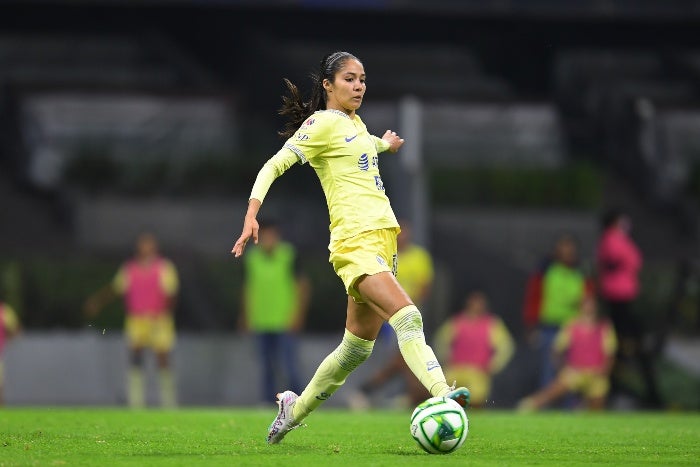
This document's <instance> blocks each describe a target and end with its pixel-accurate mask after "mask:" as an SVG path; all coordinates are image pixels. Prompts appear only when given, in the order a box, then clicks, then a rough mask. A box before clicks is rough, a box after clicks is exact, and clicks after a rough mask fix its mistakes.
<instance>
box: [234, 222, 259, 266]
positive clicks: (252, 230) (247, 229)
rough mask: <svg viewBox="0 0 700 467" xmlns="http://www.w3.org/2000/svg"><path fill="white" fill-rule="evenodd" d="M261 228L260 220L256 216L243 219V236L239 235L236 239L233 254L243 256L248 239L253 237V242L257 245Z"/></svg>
mask: <svg viewBox="0 0 700 467" xmlns="http://www.w3.org/2000/svg"><path fill="white" fill-rule="evenodd" d="M259 229H260V226H259V225H258V220H257V219H256V218H254V217H247V216H246V218H245V220H244V221H243V231H242V232H241V236H240V237H238V240H236V243H235V244H234V245H233V248H232V249H231V254H233V256H234V257H236V258H238V257H239V256H241V255H242V254H243V250H244V249H245V246H246V244H247V243H248V240H250V239H251V238H252V239H253V243H255V244H256V245H257V244H258V230H259Z"/></svg>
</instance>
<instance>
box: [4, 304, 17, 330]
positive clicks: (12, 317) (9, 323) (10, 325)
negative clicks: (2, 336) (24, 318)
mask: <svg viewBox="0 0 700 467" xmlns="http://www.w3.org/2000/svg"><path fill="white" fill-rule="evenodd" d="M2 321H3V323H2V324H3V325H4V326H5V329H7V330H8V331H9V332H10V333H15V332H17V329H19V318H17V313H15V310H13V309H12V307H10V305H8V304H5V305H4V306H3V311H2Z"/></svg>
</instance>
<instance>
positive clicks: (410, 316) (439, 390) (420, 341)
mask: <svg viewBox="0 0 700 467" xmlns="http://www.w3.org/2000/svg"><path fill="white" fill-rule="evenodd" d="M389 324H390V325H391V327H393V328H394V331H395V332H396V338H397V340H398V342H399V350H400V351H401V355H402V356H403V359H404V360H405V361H406V364H407V365H408V367H409V368H410V369H411V371H412V372H413V374H414V375H416V377H417V378H418V380H419V381H420V382H421V383H422V384H423V386H425V388H426V389H427V390H428V391H430V394H432V395H433V396H442V395H444V394H446V393H448V392H449V391H450V387H449V386H448V385H447V382H445V375H444V374H443V373H442V368H441V367H440V363H439V362H438V360H437V358H436V357H435V353H434V352H433V349H431V348H430V346H429V345H428V344H426V342H425V334H423V318H422V317H421V314H420V311H418V308H417V307H416V306H415V305H408V306H406V307H404V308H401V309H400V310H399V311H397V312H396V314H395V315H394V316H392V317H391V318H389Z"/></svg>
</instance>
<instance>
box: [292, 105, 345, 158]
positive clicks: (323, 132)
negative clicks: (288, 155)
mask: <svg viewBox="0 0 700 467" xmlns="http://www.w3.org/2000/svg"><path fill="white" fill-rule="evenodd" d="M334 126H335V124H334V122H333V120H332V119H331V118H328V116H324V115H319V114H314V115H312V116H310V117H309V118H307V119H306V121H305V122H304V123H303V124H302V125H301V126H300V127H299V129H298V130H297V131H296V133H294V135H292V137H291V138H289V139H288V140H287V142H286V143H285V144H284V147H285V148H287V149H289V150H291V151H293V152H294V153H295V154H296V155H297V157H298V158H299V160H300V162H301V163H302V164H305V163H306V162H308V161H309V160H311V159H313V158H315V157H318V155H319V154H321V153H323V152H324V151H325V150H326V149H328V147H329V146H330V142H331V136H332V134H333V127H334Z"/></svg>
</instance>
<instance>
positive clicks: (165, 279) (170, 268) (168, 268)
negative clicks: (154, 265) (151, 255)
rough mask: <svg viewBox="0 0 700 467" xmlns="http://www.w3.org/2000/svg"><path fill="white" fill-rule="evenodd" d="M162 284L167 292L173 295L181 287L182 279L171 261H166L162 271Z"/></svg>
mask: <svg viewBox="0 0 700 467" xmlns="http://www.w3.org/2000/svg"><path fill="white" fill-rule="evenodd" d="M160 285H161V287H163V290H164V291H165V294H166V295H168V296H170V297H172V296H173V295H175V294H176V293H177V291H178V289H179V288H180V280H179V278H178V275H177V269H175V265H174V264H173V263H172V262H171V261H167V260H166V261H164V262H163V267H162V269H161V271H160Z"/></svg>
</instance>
